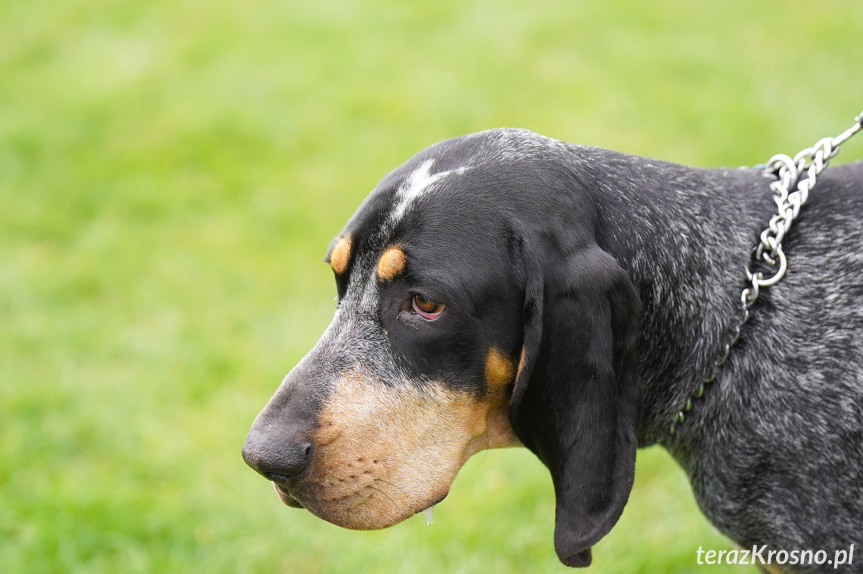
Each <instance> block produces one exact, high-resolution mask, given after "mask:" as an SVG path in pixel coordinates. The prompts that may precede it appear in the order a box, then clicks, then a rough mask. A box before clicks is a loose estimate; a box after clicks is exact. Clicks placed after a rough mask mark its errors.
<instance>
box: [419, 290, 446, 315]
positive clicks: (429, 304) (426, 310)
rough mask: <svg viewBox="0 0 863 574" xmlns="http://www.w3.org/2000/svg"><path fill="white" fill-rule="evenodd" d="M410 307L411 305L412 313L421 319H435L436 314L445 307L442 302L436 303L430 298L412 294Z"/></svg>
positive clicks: (441, 311)
mask: <svg viewBox="0 0 863 574" xmlns="http://www.w3.org/2000/svg"><path fill="white" fill-rule="evenodd" d="M411 307H413V310H414V313H416V314H417V315H419V316H420V317H422V318H423V319H428V320H429V321H431V320H432V319H437V317H438V315H440V314H441V313H443V310H444V309H446V305H444V304H443V303H437V302H436V301H432V300H431V299H426V298H425V297H423V296H422V295H414V296H413V299H411Z"/></svg>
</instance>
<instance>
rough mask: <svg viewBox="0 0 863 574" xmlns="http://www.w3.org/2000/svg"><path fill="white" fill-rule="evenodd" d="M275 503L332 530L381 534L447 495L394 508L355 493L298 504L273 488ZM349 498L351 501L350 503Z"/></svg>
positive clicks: (276, 485)
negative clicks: (314, 518)
mask: <svg viewBox="0 0 863 574" xmlns="http://www.w3.org/2000/svg"><path fill="white" fill-rule="evenodd" d="M273 486H274V488H275V491H276V494H278V496H279V499H280V500H281V501H282V503H284V504H285V505H287V506H290V507H292V508H305V509H306V510H308V511H309V512H311V513H312V514H314V515H315V516H317V517H318V518H320V519H322V520H325V521H327V522H329V523H330V524H335V525H336V526H339V527H342V528H347V529H350V530H381V529H384V528H389V527H390V526H395V525H396V524H398V523H399V522H403V521H405V520H407V519H408V518H410V517H411V516H414V515H415V514H420V513H422V512H423V511H425V510H428V509H429V508H432V507H434V506H435V505H436V504H438V503H439V502H441V501H442V500H443V499H444V498H446V496H447V494H448V491H447V492H444V493H443V494H442V495H439V496H434V497H430V498H429V500H428V501H427V502H422V503H419V504H410V505H407V506H406V507H396V506H395V505H394V504H393V503H392V501H388V504H386V505H385V506H384V507H381V506H379V504H380V501H379V500H376V498H377V497H375V496H369V497H365V498H364V497H363V496H362V495H361V494H360V493H357V496H356V497H351V496H345V497H342V498H339V499H333V500H316V499H308V500H307V499H305V498H304V499H303V501H302V502H301V501H300V500H298V499H297V498H296V497H295V496H293V495H291V494H290V493H289V492H288V491H287V489H285V488H283V487H281V486H279V485H278V484H275V483H274V484H273ZM352 498H353V500H351V499H352Z"/></svg>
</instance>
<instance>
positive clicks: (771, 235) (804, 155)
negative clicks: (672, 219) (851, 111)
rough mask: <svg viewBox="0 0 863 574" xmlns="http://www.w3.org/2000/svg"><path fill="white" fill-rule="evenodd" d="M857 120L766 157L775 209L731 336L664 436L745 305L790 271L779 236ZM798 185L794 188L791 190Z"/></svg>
mask: <svg viewBox="0 0 863 574" xmlns="http://www.w3.org/2000/svg"><path fill="white" fill-rule="evenodd" d="M855 122H856V123H855V124H854V125H853V126H851V127H850V128H848V129H847V130H845V131H844V132H842V133H841V134H839V135H838V136H836V137H833V138H830V137H827V138H823V139H821V140H819V141H818V142H817V143H816V144H815V145H814V146H812V147H809V148H806V149H804V150H801V151H800V152H799V153H798V154H797V155H795V156H794V157H793V158H791V157H789V156H787V155H785V154H777V155H774V156H773V157H772V158H770V161H768V162H767V164H766V166H765V167H764V173H765V175H768V176H770V177H775V178H776V180H775V181H773V182H771V184H770V189H771V190H772V191H773V201H774V202H775V203H776V207H777V211H778V213H777V214H776V215H774V216H773V217H771V218H770V222H769V223H768V225H767V227H766V228H765V229H764V231H762V232H761V238H760V242H759V243H758V245H756V246H755V248H754V249H753V250H752V259H751V261H750V263H749V264H748V265H747V266H746V279H747V281H748V285H747V286H746V288H745V289H743V291H742V292H741V294H740V304H741V307H742V313H741V315H740V319H739V320H738V322H737V325H736V326H735V327H734V333H733V334H732V336H731V340H730V341H729V342H728V343H726V344H725V348H724V349H723V351H722V355H721V356H720V357H719V358H718V359H717V360H716V361H714V363H713V365H712V366H711V367H710V368H709V369H708V370H707V373H706V374H705V375H704V377H703V378H702V380H701V382H700V383H699V384H698V387H696V389H695V391H694V392H692V393H691V394H690V397H689V398H687V399H686V403H685V404H684V405H683V407H682V408H681V409H680V411H679V412H678V413H677V414H676V415H675V416H674V421H673V422H672V423H671V426H669V427H668V434H670V435H673V434H674V433H675V431H676V430H677V427H678V426H679V425H681V424H683V422H684V421H685V420H686V413H687V412H689V411H690V410H691V409H692V400H693V399H700V398H701V397H702V396H703V395H704V388H705V385H707V384H710V383H712V382H713V381H714V379H716V374H717V372H718V370H719V368H720V367H721V366H722V365H723V364H724V363H725V361H726V360H727V359H728V355H729V353H730V351H731V348H732V347H733V346H734V345H735V343H737V339H738V338H739V337H740V329H741V328H742V327H743V325H745V324H746V322H747V321H748V320H749V309H751V308H752V306H753V305H754V304H755V301H757V300H758V296H759V295H760V294H761V293H762V291H763V290H764V289H767V288H769V287H772V286H773V285H775V284H776V283H779V282H780V281H781V280H782V278H783V277H785V273H786V271H787V270H788V260H787V258H786V257H785V252H784V251H783V250H782V240H783V239H785V235H786V234H787V233H788V231H789V230H790V229H791V224H792V223H794V220H795V219H797V216H798V215H800V208H801V207H803V204H805V203H806V200H807V199H809V192H810V191H811V190H812V188H813V187H815V184H816V182H817V181H818V176H820V175H821V172H822V171H824V169H825V168H826V167H827V165H828V164H829V163H830V160H831V159H833V158H834V157H835V156H836V154H837V153H839V146H840V145H842V144H843V143H845V142H846V141H848V139H849V138H850V137H851V136H853V135H854V134H856V133H857V132H858V131H860V130H861V129H863V112H861V113H860V115H859V116H857V117H856V118H855ZM795 186H796V189H794V190H793V191H792V188H793V187H795ZM753 263H763V264H765V265H767V266H768V267H770V268H772V271H771V273H772V275H770V277H767V278H765V277H764V272H762V271H752V269H751V266H752V264H753Z"/></svg>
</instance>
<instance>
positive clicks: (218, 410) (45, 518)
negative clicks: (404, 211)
mask: <svg viewBox="0 0 863 574" xmlns="http://www.w3.org/2000/svg"><path fill="white" fill-rule="evenodd" d="M794 6H796V5H793V4H790V3H788V2H779V1H762V2H757V3H756V2H752V1H751V0H737V1H729V2H710V3H708V2H691V1H683V0H674V1H668V2H662V3H660V2H574V1H570V0H558V1H548V2H531V3H516V2H492V1H491V0H485V1H479V2H472V3H469V2H456V1H450V0H440V1H436V2H426V3H418V2H402V3H395V2H389V3H384V2H377V3H374V2H363V1H359V0H357V1H350V0H345V1H335V0H325V1H320V2H265V3H248V2H240V1H238V0H226V1H224V2H203V1H201V0H171V1H170V2H169V1H164V0H152V1H149V2H116V1H115V2H109V1H105V0H92V1H89V2H82V1H71V0H63V1H60V0H40V1H39V2H25V1H21V0H0V564H2V565H3V570H4V572H27V573H29V572H33V573H41V572H94V573H95V572H111V573H113V572H208V573H211V572H250V573H251V572H273V571H276V572H291V573H293V572H298V573H304V574H305V573H315V572H327V573H329V572H346V573H347V572H351V573H354V572H412V573H414V574H422V573H424V572H435V573H440V572H447V573H449V572H465V573H467V572H490V571H495V572H501V573H503V572H550V571H563V567H562V566H560V565H559V564H558V563H557V559H556V558H555V555H554V551H553V546H552V528H553V497H552V493H551V483H550V480H549V478H548V475H547V472H546V471H545V470H544V468H543V467H542V465H541V464H540V463H539V462H538V461H537V460H535V459H534V458H533V456H532V455H530V453H528V452H527V451H524V450H510V451H499V452H489V453H486V454H480V455H478V456H477V457H475V459H474V460H472V461H471V462H469V463H468V465H467V466H466V468H465V469H464V470H463V472H462V473H461V475H460V476H459V478H458V479H457V480H456V482H455V484H454V486H453V489H452V492H451V494H450V496H449V498H448V499H447V500H446V502H444V503H443V504H442V505H440V507H439V508H438V509H437V512H436V519H435V524H434V525H433V526H431V527H427V526H426V525H425V524H424V523H423V521H422V520H421V519H420V518H415V519H412V520H409V521H408V522H406V523H404V524H402V525H399V526H397V527H395V528H392V529H389V530H386V531H381V532H371V533H367V532H349V531H344V530H340V529H338V528H336V527H334V526H331V525H329V524H326V523H324V522H322V521H320V520H318V519H315V518H314V517H312V516H310V515H308V514H307V513H305V512H303V511H297V510H291V509H287V508H284V507H282V506H281V505H280V504H279V503H278V502H277V500H276V498H275V495H274V494H273V493H272V492H271V491H270V489H269V486H268V485H267V484H266V483H265V481H263V480H262V479H260V478H259V477H257V476H256V475H255V474H254V473H253V472H252V471H251V470H249V469H248V468H246V467H245V465H244V464H243V462H242V460H241V458H240V447H241V445H242V442H243V439H244V437H245V433H246V431H247V430H248V427H249V425H250V424H251V422H252V420H253V418H254V416H255V415H256V413H257V412H258V410H259V409H260V408H261V407H262V406H263V404H264V403H265V401H266V400H267V399H268V397H269V396H270V394H271V393H272V392H273V391H274V390H275V388H276V387H277V385H278V383H279V381H280V380H281V378H282V376H283V375H284V373H286V372H287V371H288V370H289V369H290V367H291V366H292V365H293V364H294V363H295V362H296V361H297V360H298V359H299V358H300V357H301V356H302V355H303V354H304V353H305V352H306V351H307V350H308V349H309V348H310V347H311V345H313V344H314V342H315V341H316V339H317V336H318V335H319V334H320V332H321V331H322V330H323V328H324V327H325V326H326V324H327V323H328V320H329V318H330V317H331V314H332V311H333V302H332V297H333V295H334V292H335V289H334V286H333V285H332V279H331V272H330V271H329V269H328V268H327V266H326V265H325V264H323V263H322V262H321V260H322V258H323V256H324V254H325V251H326V248H327V245H328V243H329V241H330V239H331V238H332V237H333V236H334V235H335V234H336V233H337V232H338V231H339V230H340V228H341V226H342V225H343V223H344V222H345V221H346V219H347V218H348V217H349V216H350V214H351V213H352V212H353V210H354V209H355V208H356V206H357V205H358V204H359V202H360V201H361V199H362V198H363V197H364V195H365V194H366V193H367V192H368V191H369V190H370V189H371V188H372V187H373V186H374V185H375V183H376V182H377V180H378V179H379V178H380V177H382V176H383V175H384V174H385V173H386V172H387V171H389V170H391V169H393V168H394V167H396V166H398V165H399V164H400V163H402V162H403V161H404V160H405V159H407V158H408V157H409V156H410V155H412V154H413V153H415V152H416V151H418V150H420V149H421V148H423V147H425V146H427V145H430V144H432V143H434V142H435V141H437V140H440V139H443V138H446V137H451V136H454V135H458V134H463V133H467V132H472V131H477V130H481V129H486V128H491V127H498V126H503V125H506V126H518V127H527V128H531V129H534V130H536V131H538V132H541V133H544V134H546V135H550V136H554V137H559V138H561V139H565V140H568V141H574V142H579V143H587V144H594V145H601V146H605V147H612V148H616V149H619V150H622V151H628V152H632V153H638V154H643V155H651V156H655V157H660V158H663V159H669V160H672V161H678V162H682V163H691V164H695V165H702V166H717V165H730V166H736V165H742V164H753V163H759V162H762V161H764V160H766V159H767V158H768V157H770V156H771V155H772V154H774V153H776V152H780V151H782V152H796V151H797V150H798V149H799V148H801V147H803V146H806V145H810V144H812V143H814V142H815V141H816V140H817V139H819V138H820V137H822V136H825V135H833V134H836V133H838V132H839V131H841V130H842V129H844V128H845V127H846V126H847V125H849V122H850V120H851V118H852V117H853V116H854V115H855V114H856V113H858V112H859V111H860V110H861V108H863V100H861V99H860V95H861V94H863V75H861V74H860V70H859V58H858V56H859V47H860V46H859V30H860V28H861V25H863V4H861V3H854V2H847V1H840V0H827V1H826V2H822V3H820V4H819V7H818V8H817V9H814V8H812V7H804V6H802V5H801V6H798V7H794ZM860 157H863V147H861V145H860V142H852V143H850V144H848V147H847V149H846V150H843V152H842V155H841V156H840V158H839V160H841V161H849V160H851V159H859V158H860ZM814 200H815V201H817V197H816V198H815V199H814ZM699 545H703V546H704V547H705V548H715V549H721V548H730V547H731V543H730V542H729V541H728V540H726V539H725V538H723V537H722V536H721V535H719V534H718V533H716V531H715V530H714V529H713V527H712V526H710V525H709V523H707V521H706V520H705V519H704V518H703V517H702V516H701V515H700V514H699V512H698V510H697V509H696V507H695V504H694V501H693V499H692V495H691V493H690V491H689V487H688V485H687V483H686V480H685V477H684V476H683V474H682V472H681V471H680V470H679V469H678V468H677V467H676V465H675V464H674V463H673V462H672V461H671V459H670V458H669V457H668V456H667V455H666V454H664V452H663V451H661V450H658V449H651V450H647V451H643V452H641V453H640V454H639V463H638V473H637V477H636V486H635V489H634V492H633V495H632V498H631V501H630V504H629V506H628V507H627V509H626V511H625V512H624V515H623V518H622V519H621V521H620V523H619V524H618V526H617V527H616V528H615V529H614V531H613V532H612V533H611V534H610V535H609V536H608V537H607V538H606V539H605V540H604V541H603V542H601V543H600V544H599V545H598V546H597V547H596V548H595V550H594V562H595V565H594V566H593V567H592V571H593V572H599V573H638V572H651V573H655V572H689V571H691V570H692V569H693V564H694V562H695V551H696V549H697V548H698V546H699ZM712 571H713V572H732V571H733V572H751V571H753V570H752V569H748V570H747V569H746V568H742V567H737V568H734V567H730V568H726V569H723V568H720V567H713V568H712Z"/></svg>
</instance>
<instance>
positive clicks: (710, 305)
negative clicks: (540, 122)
mask: <svg viewBox="0 0 863 574" xmlns="http://www.w3.org/2000/svg"><path fill="white" fill-rule="evenodd" d="M589 153H597V154H599V153H601V154H602V157H601V158H597V159H596V161H592V162H589V164H590V166H591V167H588V169H589V171H590V173H591V174H592V178H593V181H592V182H586V183H587V184H588V188H589V189H590V190H591V192H592V193H593V194H594V201H595V202H596V205H597V208H598V213H599V222H598V225H599V230H598V237H600V238H601V240H602V241H604V243H605V244H604V245H602V247H603V248H604V249H606V250H607V251H609V252H610V253H612V254H613V255H614V256H615V257H616V258H617V260H618V262H619V263H620V265H621V266H622V267H623V268H624V269H626V270H627V272H628V273H629V275H630V278H631V280H632V282H633V284H634V285H635V287H636V289H637V291H638V293H639V297H640V298H641V302H642V306H643V316H642V330H641V342H640V347H639V370H640V375H641V385H642V387H641V404H640V413H639V414H640V423H639V429H638V442H639V446H648V445H650V444H653V443H656V442H665V441H666V439H668V438H669V434H668V429H669V426H670V424H671V422H672V421H673V420H674V418H675V415H676V414H677V413H678V412H680V411H681V410H682V409H683V405H684V404H685V403H686V400H687V399H688V398H689V397H690V396H691V395H692V394H693V392H694V391H695V389H696V388H697V386H698V384H699V383H700V382H701V380H702V379H703V378H704V375H705V373H706V372H707V371H708V370H709V368H710V367H711V366H712V364H713V362H714V361H715V360H716V359H717V358H718V357H719V356H720V355H721V354H722V351H723V349H724V346H725V344H726V343H727V342H728V341H729V340H730V338H731V336H732V333H733V330H734V327H735V326H736V325H737V323H738V321H739V316H740V313H741V308H740V292H741V289H742V287H743V286H744V281H745V275H744V272H743V270H744V265H745V264H746V263H747V261H748V260H749V257H750V252H751V249H752V246H753V245H754V244H755V242H756V239H757V233H758V231H759V230H760V229H761V228H762V227H763V226H764V223H765V222H766V221H767V220H768V219H769V217H770V212H771V210H772V209H773V208H774V205H773V202H772V200H771V197H772V196H771V194H770V191H769V187H768V186H769V180H768V179H766V178H765V177H764V176H763V175H762V174H761V172H759V171H757V170H754V169H745V170H741V169H718V170H700V169H694V168H688V167H683V166H679V165H674V164H667V163H664V162H659V161H656V160H649V159H645V158H639V157H633V156H628V155H624V154H617V153H614V152H605V151H602V152H599V150H590V152H589ZM580 155H582V156H583V155H584V154H580ZM744 336H745V326H744ZM733 353H734V350H732V359H733ZM720 376H721V375H720ZM713 390H714V389H713V388H712V387H711V386H710V385H707V387H706V389H705V392H704V396H703V397H702V398H701V399H697V400H696V404H695V405H694V406H693V409H692V411H691V412H690V413H687V418H688V419H690V420H687V421H686V423H684V424H683V425H682V426H681V427H680V428H679V430H678V433H680V432H683V433H685V432H686V431H687V427H692V426H695V425H697V419H698V414H699V410H701V409H705V408H710V403H711V400H718V399H717V397H715V396H714V397H711V391H713Z"/></svg>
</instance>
